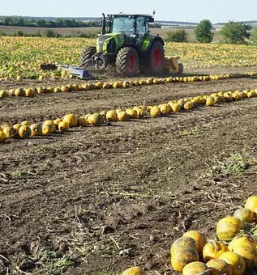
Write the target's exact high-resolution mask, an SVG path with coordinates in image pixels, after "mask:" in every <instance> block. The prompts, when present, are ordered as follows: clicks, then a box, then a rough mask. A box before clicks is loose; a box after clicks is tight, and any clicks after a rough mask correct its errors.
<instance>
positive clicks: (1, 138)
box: [0, 131, 6, 143]
mask: <svg viewBox="0 0 257 275" xmlns="http://www.w3.org/2000/svg"><path fill="white" fill-rule="evenodd" d="M5 139H6V136H5V133H4V132H3V131H0V143H1V142H3V141H4V140H5Z"/></svg>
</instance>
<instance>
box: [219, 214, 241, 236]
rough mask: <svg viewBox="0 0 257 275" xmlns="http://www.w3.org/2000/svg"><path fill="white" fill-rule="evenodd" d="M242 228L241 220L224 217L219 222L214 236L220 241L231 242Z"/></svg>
mask: <svg viewBox="0 0 257 275" xmlns="http://www.w3.org/2000/svg"><path fill="white" fill-rule="evenodd" d="M243 228H244V225H243V223H242V221H241V220H239V219H238V218H235V217H226V218H223V219H221V220H219V222H218V224H217V226H216V234H217V237H218V238H219V240H221V241H230V240H232V239H233V238H234V237H235V236H236V235H237V234H238V233H239V232H240V230H242V229H243Z"/></svg>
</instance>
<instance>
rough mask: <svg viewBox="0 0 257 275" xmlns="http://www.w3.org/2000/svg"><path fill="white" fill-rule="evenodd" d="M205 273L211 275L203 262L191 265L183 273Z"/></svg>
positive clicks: (189, 274)
mask: <svg viewBox="0 0 257 275" xmlns="http://www.w3.org/2000/svg"><path fill="white" fill-rule="evenodd" d="M203 273H204V274H205V275H209V274H211V273H210V271H208V267H207V266H206V264H205V263H202V262H192V263H189V264H187V265H186V266H185V267H184V268H183V272H182V274H183V275H196V274H203Z"/></svg>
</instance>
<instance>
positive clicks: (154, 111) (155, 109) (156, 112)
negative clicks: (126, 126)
mask: <svg viewBox="0 0 257 275" xmlns="http://www.w3.org/2000/svg"><path fill="white" fill-rule="evenodd" d="M160 115H161V110H160V108H159V107H158V106H153V107H152V109H151V110H150V116H151V117H159V116H160Z"/></svg>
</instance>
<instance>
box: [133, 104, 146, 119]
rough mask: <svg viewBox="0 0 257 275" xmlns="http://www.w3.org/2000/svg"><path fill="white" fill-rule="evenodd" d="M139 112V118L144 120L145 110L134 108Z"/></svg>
mask: <svg viewBox="0 0 257 275" xmlns="http://www.w3.org/2000/svg"><path fill="white" fill-rule="evenodd" d="M133 109H134V110H135V111H136V112H137V118H142V117H143V116H144V110H143V109H142V108H140V107H137V106H136V107H134V108H133Z"/></svg>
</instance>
